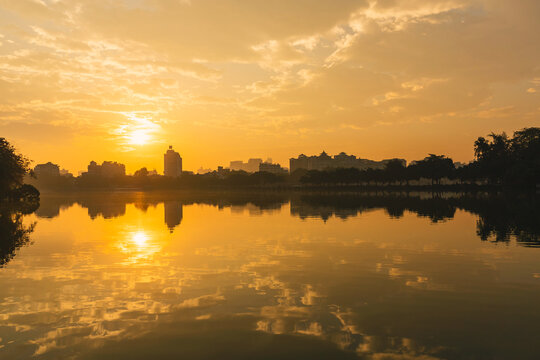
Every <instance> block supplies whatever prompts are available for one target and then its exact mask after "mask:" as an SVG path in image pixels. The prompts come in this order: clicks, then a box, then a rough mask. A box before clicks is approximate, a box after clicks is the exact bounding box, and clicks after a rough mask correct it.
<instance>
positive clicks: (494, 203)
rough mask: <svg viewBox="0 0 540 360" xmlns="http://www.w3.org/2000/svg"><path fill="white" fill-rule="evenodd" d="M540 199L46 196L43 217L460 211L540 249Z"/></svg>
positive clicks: (446, 216)
mask: <svg viewBox="0 0 540 360" xmlns="http://www.w3.org/2000/svg"><path fill="white" fill-rule="evenodd" d="M538 198H539V196H538V195H534V194H530V193H529V194H527V193H525V194H513V193H512V194H504V193H502V194H490V195H488V194H484V193H432V192H429V193H428V192H415V193H408V192H403V193H400V192H334V191H329V192H268V193H261V192H234V191H231V192H227V191H224V192H190V193H175V192H161V193H144V192H134V193H114V192H112V193H90V194H83V195H80V194H79V195H71V196H60V197H45V198H43V199H42V206H41V207H40V209H39V210H38V211H37V212H36V214H37V215H38V217H48V218H50V217H55V216H58V214H59V212H60V209H61V208H66V207H69V206H71V205H73V204H75V203H77V204H79V205H81V206H82V207H85V208H87V209H88V214H89V216H90V217H91V218H92V219H94V218H96V217H97V216H102V217H104V218H114V217H118V216H123V215H124V214H125V211H126V205H127V204H134V206H135V207H136V208H138V209H140V210H141V211H146V210H147V208H148V207H149V206H155V205H157V204H160V203H164V206H165V212H166V213H165V216H164V222H165V224H166V225H167V227H168V228H169V230H170V229H171V228H172V229H174V228H175V227H176V226H178V225H180V222H181V220H182V207H183V206H186V205H191V204H206V205H211V206H216V207H218V208H219V209H223V208H231V207H255V208H256V209H259V210H260V212H261V213H263V212H265V211H272V210H276V209H280V208H281V207H282V206H283V205H285V204H287V203H290V212H291V215H293V216H298V217H299V218H301V219H306V218H320V219H322V220H324V221H327V220H328V219H330V218H332V217H336V218H339V219H342V220H347V219H349V218H351V217H356V216H359V215H361V214H362V213H363V212H366V211H371V210H376V209H384V210H385V211H386V213H387V214H388V215H389V216H390V217H392V218H401V217H403V216H404V215H405V213H407V212H409V213H413V214H416V215H417V216H420V217H425V218H428V219H429V220H430V221H431V222H433V223H439V222H444V221H449V220H452V219H453V218H454V216H455V214H456V211H458V210H461V211H466V212H469V213H472V214H475V215H477V216H478V221H477V230H476V233H477V236H478V237H479V238H480V239H481V240H483V241H492V242H508V241H510V240H511V239H514V238H515V240H516V241H517V242H518V243H519V244H520V245H524V246H540V221H538V219H540V210H539V206H538V204H539V201H538Z"/></svg>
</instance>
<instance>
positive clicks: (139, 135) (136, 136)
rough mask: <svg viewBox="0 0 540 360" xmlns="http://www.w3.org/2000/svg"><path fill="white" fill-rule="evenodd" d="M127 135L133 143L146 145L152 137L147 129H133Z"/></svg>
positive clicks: (129, 141)
mask: <svg viewBox="0 0 540 360" xmlns="http://www.w3.org/2000/svg"><path fill="white" fill-rule="evenodd" d="M126 137H127V140H128V143H129V144H131V145H146V144H148V143H149V142H150V140H151V138H152V136H151V135H150V134H149V133H148V131H147V130H146V129H137V130H133V131H131V132H130V133H128V134H127V136H126Z"/></svg>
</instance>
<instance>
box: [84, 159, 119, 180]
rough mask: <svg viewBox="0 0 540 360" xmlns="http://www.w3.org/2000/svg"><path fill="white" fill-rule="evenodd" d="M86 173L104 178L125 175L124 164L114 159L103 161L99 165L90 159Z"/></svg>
mask: <svg viewBox="0 0 540 360" xmlns="http://www.w3.org/2000/svg"><path fill="white" fill-rule="evenodd" d="M87 174H88V175H91V176H99V177H104V178H113V177H120V176H125V175H126V166H125V165H124V164H120V163H117V162H116V161H104V162H103V163H102V164H101V165H98V164H97V163H96V162H95V161H90V164H88V172H87Z"/></svg>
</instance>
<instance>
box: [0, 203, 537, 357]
mask: <svg viewBox="0 0 540 360" xmlns="http://www.w3.org/2000/svg"><path fill="white" fill-rule="evenodd" d="M538 200H539V199H538V196H535V195H530V194H529V195H519V196H518V195H511V196H510V195H497V196H488V195H486V194H476V195H460V194H428V193H418V194H381V193H378V194H373V193H371V194H370V193H292V194H289V193H279V192H276V193H268V194H261V193H247V194H246V193H244V194H241V193H201V194H186V193H160V192H152V193H144V192H124V193H121V192H116V193H86V194H70V195H61V194H56V195H55V194H45V195H43V196H42V199H41V206H40V208H39V209H38V210H37V211H36V212H34V213H31V214H26V215H24V216H19V217H17V216H16V215H13V214H12V215H9V216H8V215H4V216H3V218H2V219H3V220H2V224H1V226H2V229H3V230H2V231H4V235H3V236H4V237H5V239H4V240H3V241H4V242H3V244H2V247H3V248H2V250H1V255H2V256H3V259H2V264H3V266H2V267H1V268H0V358H1V359H29V358H37V359H162V358H164V359H168V358H171V359H172V358H174V359H180V358H182V359H307V358H310V359H378V360H383V359H403V360H405V359H421V360H432V359H539V358H540V306H539V304H540V215H539V214H540V212H539V206H538V204H539V201H538ZM21 238H24V239H23V240H20V239H21Z"/></svg>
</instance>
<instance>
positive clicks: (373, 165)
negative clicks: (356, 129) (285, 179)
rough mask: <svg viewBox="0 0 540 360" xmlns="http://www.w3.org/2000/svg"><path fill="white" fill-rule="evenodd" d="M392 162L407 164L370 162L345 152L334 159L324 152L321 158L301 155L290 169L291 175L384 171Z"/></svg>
mask: <svg viewBox="0 0 540 360" xmlns="http://www.w3.org/2000/svg"><path fill="white" fill-rule="evenodd" d="M391 160H399V161H400V162H402V163H403V165H406V164H407V161H406V160H405V159H386V160H382V161H375V160H368V159H361V158H357V157H356V156H354V155H347V154H346V153H344V152H341V153H339V154H338V155H335V156H334V157H332V156H330V155H328V154H327V153H326V152H324V151H323V152H322V153H321V154H320V155H319V156H306V155H304V154H301V155H300V156H298V157H297V158H291V159H289V167H290V171H291V173H292V172H294V171H295V170H298V169H305V170H327V169H337V168H356V169H359V170H366V169H384V168H385V167H386V164H387V163H388V162H389V161H391Z"/></svg>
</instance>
